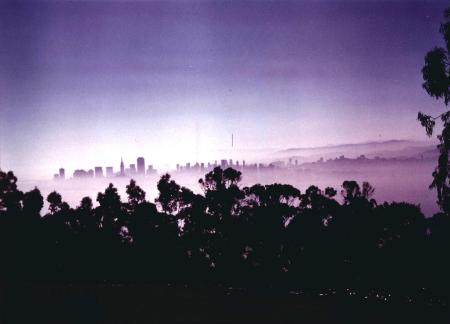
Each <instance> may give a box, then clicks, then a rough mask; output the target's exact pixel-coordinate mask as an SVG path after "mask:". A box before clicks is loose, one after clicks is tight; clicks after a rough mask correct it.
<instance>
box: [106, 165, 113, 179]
mask: <svg viewBox="0 0 450 324" xmlns="http://www.w3.org/2000/svg"><path fill="white" fill-rule="evenodd" d="M113 175H114V172H113V167H110V166H109V167H106V176H107V177H108V178H112V176H113Z"/></svg>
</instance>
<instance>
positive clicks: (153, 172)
mask: <svg viewBox="0 0 450 324" xmlns="http://www.w3.org/2000/svg"><path fill="white" fill-rule="evenodd" d="M155 173H156V169H154V168H153V165H151V164H150V165H149V166H148V169H147V175H151V174H155Z"/></svg>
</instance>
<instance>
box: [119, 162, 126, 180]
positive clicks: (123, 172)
mask: <svg viewBox="0 0 450 324" xmlns="http://www.w3.org/2000/svg"><path fill="white" fill-rule="evenodd" d="M120 175H121V176H122V177H123V176H124V175H125V166H124V165H123V159H122V158H120Z"/></svg>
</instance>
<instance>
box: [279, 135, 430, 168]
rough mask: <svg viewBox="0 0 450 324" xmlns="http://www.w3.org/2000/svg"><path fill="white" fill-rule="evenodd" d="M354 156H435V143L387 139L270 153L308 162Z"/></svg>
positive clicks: (282, 157) (281, 157)
mask: <svg viewBox="0 0 450 324" xmlns="http://www.w3.org/2000/svg"><path fill="white" fill-rule="evenodd" d="M342 155H344V156H346V157H350V158H355V157H358V156H360V155H365V156H367V157H372V158H373V157H376V156H378V157H382V158H421V157H422V156H423V157H427V158H430V157H433V156H437V149H436V144H435V143H432V142H430V141H427V142H421V141H410V140H389V141H380V142H364V143H353V144H339V145H327V146H319V147H298V148H289V149H285V150H280V151H277V152H274V153H273V154H272V157H273V158H278V159H284V160H286V159H289V158H291V159H294V160H298V162H299V163H300V162H308V161H313V160H315V159H319V158H321V157H323V158H324V159H328V158H335V157H339V156H342Z"/></svg>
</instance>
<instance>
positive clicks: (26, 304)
mask: <svg viewBox="0 0 450 324" xmlns="http://www.w3.org/2000/svg"><path fill="white" fill-rule="evenodd" d="M352 294H353V293H350V294H348V293H345V292H333V291H331V290H329V291H322V292H285V291H277V292H274V291H270V292H269V291H242V290H236V289H226V288H205V287H201V288H191V287H171V286H169V287H163V286H148V285H113V284H108V285H39V284H35V285H22V286H21V287H18V286H9V288H6V289H4V290H3V296H2V300H1V310H2V312H1V323H105V324H106V323H108V324H109V323H448V322H449V320H450V316H449V312H448V309H447V308H446V307H444V306H443V305H442V304H439V303H437V302H434V303H430V302H429V300H428V301H425V299H422V300H414V301H412V300H408V298H407V297H406V298H403V297H405V296H402V297H401V298H398V299H396V300H395V301H390V302H389V303H387V302H383V301H382V300H381V299H377V298H376V297H375V295H369V296H363V295H364V294H357V295H356V296H352ZM366 297H367V298H366Z"/></svg>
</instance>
